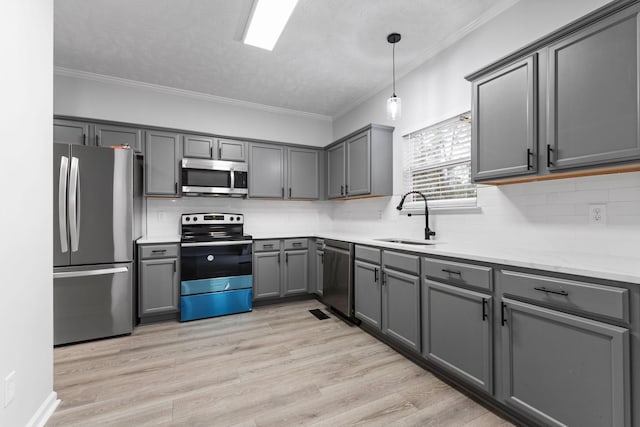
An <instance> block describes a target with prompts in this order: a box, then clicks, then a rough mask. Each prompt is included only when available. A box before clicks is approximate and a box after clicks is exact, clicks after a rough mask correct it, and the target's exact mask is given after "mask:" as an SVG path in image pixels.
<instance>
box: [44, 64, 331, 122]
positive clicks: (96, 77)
mask: <svg viewBox="0 0 640 427" xmlns="http://www.w3.org/2000/svg"><path fill="white" fill-rule="evenodd" d="M53 72H54V74H55V75H58V76H64V77H72V78H76V79H83V80H90V81H95V82H100V83H108V84H114V85H119V86H126V87H134V88H139V89H146V90H151V91H154V92H159V93H163V94H168V95H174V96H182V97H185V98H192V99H198V100H201V101H207V102H212V103H217V104H226V105H232V106H236V107H244V108H251V109H254V110H260V111H266V112H270V113H277V114H286V115H290V116H298V117H304V118H307V119H314V120H322V121H328V122H331V121H332V120H333V119H332V118H331V117H330V116H326V115H324V114H318V113H309V112H306V111H298V110H290V109H287V108H281V107H275V106H273V105H266V104H258V103H255V102H249V101H242V100H239V99H233V98H225V97H223V96H217V95H211V94H207V93H202V92H195V91H192V90H186V89H178V88H174V87H169V86H162V85H157V84H153V83H145V82H141V81H137V80H129V79H124V78H121V77H115V76H108V75H105V74H98V73H91V72H88V71H81V70H76V69H73V68H65V67H54V69H53Z"/></svg>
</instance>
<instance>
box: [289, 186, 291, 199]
mask: <svg viewBox="0 0 640 427" xmlns="http://www.w3.org/2000/svg"><path fill="white" fill-rule="evenodd" d="M289 198H291V187H289Z"/></svg>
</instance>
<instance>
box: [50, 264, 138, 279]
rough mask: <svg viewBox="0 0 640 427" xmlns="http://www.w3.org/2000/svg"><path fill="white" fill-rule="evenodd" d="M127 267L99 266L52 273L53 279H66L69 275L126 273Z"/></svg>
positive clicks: (84, 275) (85, 275)
mask: <svg viewBox="0 0 640 427" xmlns="http://www.w3.org/2000/svg"><path fill="white" fill-rule="evenodd" d="M127 271H129V268H128V267H113V268H100V269H97V270H81V271H60V272H57V273H53V278H54V279H66V278H69V277H87V276H104V275H106V274H117V273H126V272H127Z"/></svg>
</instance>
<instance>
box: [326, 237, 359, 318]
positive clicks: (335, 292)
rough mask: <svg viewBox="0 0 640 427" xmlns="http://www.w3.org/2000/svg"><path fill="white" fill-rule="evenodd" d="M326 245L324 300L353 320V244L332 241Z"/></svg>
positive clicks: (328, 240)
mask: <svg viewBox="0 0 640 427" xmlns="http://www.w3.org/2000/svg"><path fill="white" fill-rule="evenodd" d="M324 243H325V248H324V270H323V291H322V293H323V295H322V300H323V302H324V303H325V304H327V305H328V306H329V307H331V308H332V309H333V310H335V311H337V312H338V314H341V315H343V316H344V317H345V318H347V319H349V320H353V243H349V242H343V241H340V240H330V239H325V241H324Z"/></svg>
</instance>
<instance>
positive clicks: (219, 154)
mask: <svg viewBox="0 0 640 427" xmlns="http://www.w3.org/2000/svg"><path fill="white" fill-rule="evenodd" d="M220 159H222V146H218V160H220Z"/></svg>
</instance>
